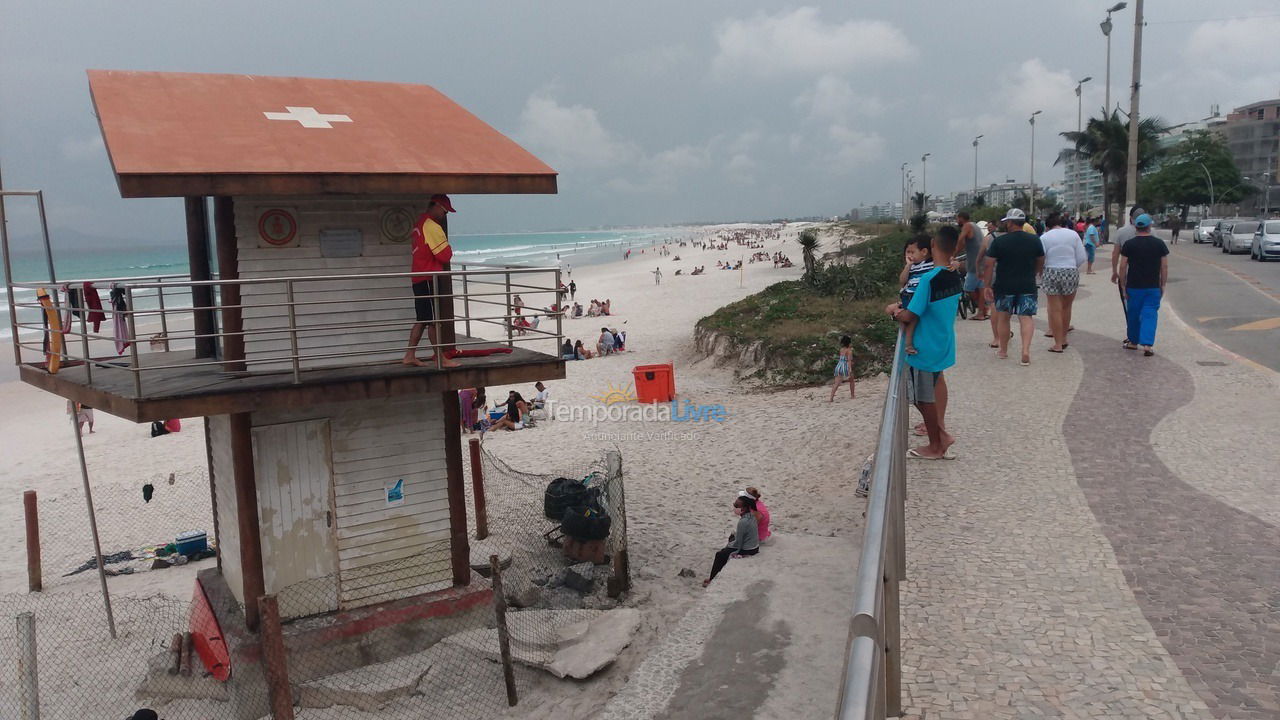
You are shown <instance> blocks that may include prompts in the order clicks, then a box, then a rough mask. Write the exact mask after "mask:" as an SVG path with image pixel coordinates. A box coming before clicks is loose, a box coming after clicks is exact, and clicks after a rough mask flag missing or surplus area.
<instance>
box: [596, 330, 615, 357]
mask: <svg viewBox="0 0 1280 720" xmlns="http://www.w3.org/2000/svg"><path fill="white" fill-rule="evenodd" d="M596 352H597V353H599V354H600V356H601V357H603V356H605V355H612V354H613V333H611V332H609V328H607V327H602V328H600V338H599V339H598V340H596Z"/></svg>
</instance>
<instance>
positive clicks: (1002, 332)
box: [982, 208, 1044, 366]
mask: <svg viewBox="0 0 1280 720" xmlns="http://www.w3.org/2000/svg"><path fill="white" fill-rule="evenodd" d="M1000 222H1001V224H1003V225H1004V226H1005V229H1006V230H1008V232H1006V233H1005V234H1004V235H1001V236H1000V237H998V238H996V239H995V240H993V241H992V242H991V244H990V245H989V246H988V247H987V256H986V259H985V261H984V262H985V267H984V269H983V274H982V278H983V283H984V284H986V286H987V287H986V296H987V300H988V301H991V302H994V303H995V310H996V313H995V314H996V344H997V345H999V348H998V349H997V351H996V357H998V358H1000V359H1001V360H1003V359H1005V358H1008V357H1009V338H1010V337H1011V336H1012V331H1011V330H1010V327H1009V326H1010V322H1011V318H1012V317H1013V316H1014V315H1017V316H1018V330H1019V334H1020V337H1021V340H1022V358H1021V364H1022V365H1024V366H1025V365H1030V364H1031V338H1032V337H1033V336H1034V335H1035V332H1036V326H1035V316H1036V312H1037V310H1038V309H1039V306H1038V292H1037V289H1036V276H1037V275H1039V274H1040V271H1041V270H1043V269H1044V246H1043V245H1041V244H1040V238H1038V237H1036V236H1035V235H1033V234H1031V233H1029V232H1027V231H1026V230H1023V226H1024V225H1026V223H1027V216H1026V213H1024V212H1022V211H1021V210H1019V209H1018V208H1012V209H1010V210H1009V212H1008V213H1006V214H1005V216H1004V217H1003V218H1001V219H1000Z"/></svg>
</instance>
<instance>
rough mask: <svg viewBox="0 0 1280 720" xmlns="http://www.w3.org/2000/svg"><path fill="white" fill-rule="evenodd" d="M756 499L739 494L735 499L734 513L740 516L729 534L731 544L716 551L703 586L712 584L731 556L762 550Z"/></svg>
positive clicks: (750, 553)
mask: <svg viewBox="0 0 1280 720" xmlns="http://www.w3.org/2000/svg"><path fill="white" fill-rule="evenodd" d="M755 510H756V501H755V500H754V499H752V498H750V497H743V496H741V495H739V496H738V497H736V498H734V500H733V514H734V515H737V516H738V524H737V526H736V527H735V528H734V530H733V534H732V535H730V536H729V544H728V545H727V546H725V547H724V548H722V549H720V550H718V551H716V557H715V560H713V561H712V562H711V575H710V576H709V577H708V578H707V579H706V580H703V581H702V587H706V586H708V585H710V584H711V581H712V580H715V579H716V575H719V574H720V571H721V570H723V569H724V566H725V565H726V564H727V563H728V562H729V558H731V557H735V558H740V557H743V556H746V555H755V554H756V553H758V552H760V529H759V528H760V525H759V521H758V520H756V517H755Z"/></svg>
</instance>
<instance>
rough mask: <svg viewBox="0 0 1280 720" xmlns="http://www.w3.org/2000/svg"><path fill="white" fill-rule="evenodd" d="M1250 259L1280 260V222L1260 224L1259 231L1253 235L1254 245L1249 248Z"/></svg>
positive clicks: (1273, 221)
mask: <svg viewBox="0 0 1280 720" xmlns="http://www.w3.org/2000/svg"><path fill="white" fill-rule="evenodd" d="M1249 257H1251V258H1253V259H1254V260H1261V261H1267V260H1271V259H1272V258H1274V259H1276V260H1280V220H1267V221H1266V222H1262V223H1258V231H1257V232H1256V233H1254V234H1253V244H1252V245H1251V246H1250V247H1249Z"/></svg>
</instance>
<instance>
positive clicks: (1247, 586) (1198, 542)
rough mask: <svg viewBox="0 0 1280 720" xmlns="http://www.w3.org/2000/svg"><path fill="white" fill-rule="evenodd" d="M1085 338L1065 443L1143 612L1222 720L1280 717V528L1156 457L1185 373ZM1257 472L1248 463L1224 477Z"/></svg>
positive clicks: (1186, 390) (1184, 389)
mask: <svg viewBox="0 0 1280 720" xmlns="http://www.w3.org/2000/svg"><path fill="white" fill-rule="evenodd" d="M1077 335H1080V337H1075V338H1073V340H1074V341H1075V342H1076V344H1077V345H1079V347H1080V348H1081V354H1082V357H1084V358H1085V367H1086V371H1087V375H1088V376H1089V377H1091V378H1096V379H1097V382H1095V383H1093V384H1092V386H1091V387H1089V388H1081V391H1080V392H1079V393H1078V394H1077V395H1076V399H1075V402H1073V403H1072V405H1071V410H1070V411H1069V413H1068V414H1067V418H1066V422H1065V423H1064V427H1063V429H1064V435H1065V436H1066V438H1067V445H1068V448H1069V449H1070V452H1071V459H1072V465H1073V467H1074V468H1075V472H1076V480H1077V482H1078V483H1079V484H1080V486H1081V487H1082V488H1083V489H1084V492H1085V497H1087V498H1088V500H1089V505H1090V507H1091V508H1092V509H1093V512H1094V515H1095V516H1096V517H1097V518H1098V519H1099V521H1100V522H1101V524H1102V527H1103V529H1104V531H1105V532H1106V535H1107V538H1108V539H1109V540H1110V541H1111V545H1112V547H1114V548H1115V552H1116V556H1117V558H1118V559H1119V562H1120V567H1121V569H1122V570H1123V572H1124V574H1125V578H1126V579H1127V580H1128V581H1129V584H1130V586H1131V587H1132V588H1133V591H1134V596H1135V598H1136V599H1137V601H1138V605H1139V606H1140V607H1141V608H1142V611H1143V614H1145V615H1146V617H1147V620H1148V621H1149V622H1150V623H1151V625H1152V627H1154V628H1155V631H1156V635H1157V637H1159V638H1160V641H1161V642H1162V643H1163V644H1164V646H1165V648H1166V649H1167V650H1168V652H1169V653H1170V655H1171V656H1172V657H1173V659H1174V661H1175V662H1176V663H1177V665H1178V667H1179V668H1180V669H1181V670H1182V673H1183V675H1184V676H1185V677H1186V678H1187V679H1188V681H1189V682H1190V684H1191V687H1192V688H1193V689H1195V690H1196V691H1197V692H1198V693H1199V694H1200V695H1201V697H1202V698H1204V700H1205V702H1206V703H1207V704H1208V705H1209V707H1210V708H1212V709H1213V711H1214V715H1215V717H1222V718H1276V717H1280V527H1276V526H1275V525H1271V524H1268V523H1267V522H1264V521H1263V520H1262V519H1260V518H1258V517H1255V516H1254V515H1252V514H1250V513H1247V512H1244V511H1242V510H1240V509H1237V508H1235V507H1232V506H1230V505H1228V504H1226V503H1225V502H1222V501H1220V500H1217V499H1215V498H1214V497H1212V496H1210V495H1209V494H1207V493H1205V492H1202V491H1201V490H1199V489H1197V488H1195V487H1193V486H1191V485H1189V484H1187V483H1186V482H1183V481H1182V480H1181V479H1180V478H1179V477H1178V476H1177V475H1176V474H1175V473H1173V472H1172V471H1171V470H1170V469H1169V468H1168V467H1167V466H1166V465H1165V464H1164V463H1163V462H1162V461H1161V459H1160V458H1159V457H1158V456H1157V454H1156V451H1155V449H1154V448H1153V447H1152V443H1151V434H1152V432H1153V429H1154V428H1155V426H1156V425H1157V423H1159V422H1160V421H1161V420H1162V419H1163V418H1164V417H1166V416H1167V415H1169V414H1170V413H1172V412H1173V411H1174V410H1175V409H1176V408H1178V407H1179V406H1181V405H1183V404H1186V403H1189V402H1190V401H1191V399H1192V396H1193V394H1194V388H1195V383H1194V381H1193V378H1192V376H1191V375H1190V374H1189V373H1188V372H1187V371H1186V370H1184V369H1183V368H1182V367H1181V366H1179V365H1178V364H1176V363H1174V362H1173V361H1171V360H1169V359H1167V358H1165V357H1163V356H1161V355H1157V356H1156V357H1154V358H1150V359H1145V358H1144V359H1140V361H1139V362H1138V363H1134V362H1132V359H1131V358H1128V357H1124V356H1123V353H1121V352H1116V351H1115V350H1114V346H1115V343H1114V342H1112V341H1110V340H1106V339H1104V338H1101V337H1099V336H1096V335H1089V334H1081V333H1077ZM1153 389H1154V390H1156V391H1155V392H1153ZM1104 418H1105V419H1107V420H1105V421H1103V420H1102V419H1104ZM1206 419H1208V418H1206ZM1249 465H1250V462H1249V457H1248V456H1245V457H1241V458H1238V461H1237V462H1235V463H1228V464H1225V465H1223V466H1221V467H1220V468H1219V470H1218V473H1219V474H1220V475H1222V476H1226V477H1227V478H1228V479H1229V478H1230V476H1231V474H1232V473H1233V472H1241V471H1242V470H1243V471H1244V472H1246V473H1247V472H1249V470H1248V468H1249ZM1274 467H1275V466H1272V469H1273V471H1274ZM1258 470H1259V471H1261V468H1258Z"/></svg>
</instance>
